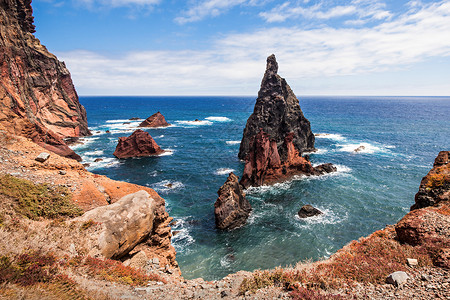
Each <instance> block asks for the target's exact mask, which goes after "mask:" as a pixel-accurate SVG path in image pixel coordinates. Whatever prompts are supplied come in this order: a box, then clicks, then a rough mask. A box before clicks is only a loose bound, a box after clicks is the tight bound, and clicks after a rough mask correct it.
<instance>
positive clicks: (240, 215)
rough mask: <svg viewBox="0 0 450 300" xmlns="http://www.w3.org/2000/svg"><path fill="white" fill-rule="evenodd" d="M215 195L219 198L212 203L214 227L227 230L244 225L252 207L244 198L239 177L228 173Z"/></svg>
mask: <svg viewBox="0 0 450 300" xmlns="http://www.w3.org/2000/svg"><path fill="white" fill-rule="evenodd" d="M217 194H218V195H219V198H217V200H216V203H214V215H215V219H216V227H217V228H219V229H228V230H229V229H234V228H237V227H240V226H242V225H244V224H245V223H246V221H247V218H248V216H249V215H250V212H251V211H252V207H251V205H250V203H249V202H248V200H247V199H246V198H245V193H244V191H243V189H242V187H241V185H240V184H239V177H237V176H236V175H234V174H233V173H230V175H229V176H228V178H227V181H226V182H225V183H224V185H222V187H221V188H220V189H219V191H218V192H217Z"/></svg>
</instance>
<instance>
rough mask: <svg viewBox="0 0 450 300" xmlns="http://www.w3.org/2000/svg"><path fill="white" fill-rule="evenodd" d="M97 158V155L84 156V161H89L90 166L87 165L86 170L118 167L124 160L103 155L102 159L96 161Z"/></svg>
mask: <svg viewBox="0 0 450 300" xmlns="http://www.w3.org/2000/svg"><path fill="white" fill-rule="evenodd" d="M96 159H97V158H95V157H85V156H83V163H88V164H89V166H88V167H86V170H88V171H90V170H95V169H103V168H113V167H118V166H119V165H120V164H122V162H121V161H120V160H119V159H117V158H113V157H101V159H102V160H101V161H95V160H96Z"/></svg>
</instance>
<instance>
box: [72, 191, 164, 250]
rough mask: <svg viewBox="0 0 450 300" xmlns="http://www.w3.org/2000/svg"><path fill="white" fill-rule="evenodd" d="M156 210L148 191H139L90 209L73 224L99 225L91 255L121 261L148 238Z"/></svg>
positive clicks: (92, 237)
mask: <svg viewBox="0 0 450 300" xmlns="http://www.w3.org/2000/svg"><path fill="white" fill-rule="evenodd" d="M155 210H156V201H155V200H154V199H153V198H152V197H151V196H150V195H149V194H148V193H147V192H146V191H139V192H136V193H134V194H130V195H127V196H125V197H123V198H121V199H120V200H119V201H117V202H115V203H113V204H110V205H106V206H100V207H98V208H95V209H93V210H90V211H88V212H86V213H85V214H83V215H82V216H81V217H78V218H75V219H74V221H77V222H83V223H85V222H96V223H99V224H100V229H99V230H97V231H96V232H95V234H94V235H93V236H91V239H93V240H94V243H93V245H94V247H93V249H92V250H91V251H90V253H89V255H92V256H98V255H99V254H100V255H101V256H103V257H106V258H112V259H118V258H121V257H123V256H125V255H126V254H128V253H129V252H130V251H131V250H132V249H133V248H134V247H135V246H136V245H137V244H139V243H140V242H141V241H143V240H144V239H146V238H147V237H148V236H149V234H150V233H151V232H152V229H153V221H154V218H155Z"/></svg>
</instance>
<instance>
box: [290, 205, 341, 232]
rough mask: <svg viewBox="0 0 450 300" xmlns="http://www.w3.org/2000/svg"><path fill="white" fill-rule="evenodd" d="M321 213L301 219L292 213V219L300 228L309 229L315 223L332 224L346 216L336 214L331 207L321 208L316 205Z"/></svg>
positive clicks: (339, 221)
mask: <svg viewBox="0 0 450 300" xmlns="http://www.w3.org/2000/svg"><path fill="white" fill-rule="evenodd" d="M317 209H319V210H320V211H321V212H322V214H320V215H317V216H314V217H309V218H305V219H302V218H300V217H299V216H298V214H295V215H294V220H295V221H296V222H295V223H296V226H298V227H300V228H302V229H310V228H311V226H313V225H315V224H321V225H333V224H337V223H341V222H342V221H344V220H345V219H346V218H347V214H345V215H344V216H338V215H336V214H335V213H334V212H333V211H332V210H331V209H328V208H323V207H320V206H319V207H317Z"/></svg>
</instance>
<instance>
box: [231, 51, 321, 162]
mask: <svg viewBox="0 0 450 300" xmlns="http://www.w3.org/2000/svg"><path fill="white" fill-rule="evenodd" d="M260 129H262V130H263V131H264V132H266V133H267V134H268V136H269V138H270V140H273V141H275V142H276V144H277V145H278V147H279V149H278V152H279V153H280V156H281V159H282V160H283V159H284V158H285V157H286V155H287V153H286V151H284V150H283V149H282V147H280V145H281V144H283V142H284V138H285V137H286V135H287V134H289V133H293V144H294V146H295V148H296V149H297V151H299V152H300V154H301V153H302V152H304V151H311V150H314V134H313V133H312V132H311V126H310V123H309V121H308V120H307V119H306V118H305V117H304V115H303V112H302V110H301V109H300V104H299V101H298V99H297V97H296V96H295V94H294V92H293V91H292V90H291V88H290V87H289V85H288V84H287V82H286V80H285V79H284V78H282V77H281V76H280V75H278V63H277V61H276V59H275V55H273V54H272V55H271V56H269V57H268V58H267V67H266V72H265V74H264V77H263V79H262V82H261V88H260V90H259V92H258V98H257V99H256V104H255V108H254V111H253V114H252V115H251V116H250V118H249V119H248V120H247V125H246V127H245V129H244V135H243V137H242V142H241V146H240V149H239V155H238V156H239V158H240V159H243V160H245V159H246V158H247V155H248V154H249V152H250V148H251V140H252V138H253V137H254V136H255V135H257V134H258V133H259V131H260Z"/></svg>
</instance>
